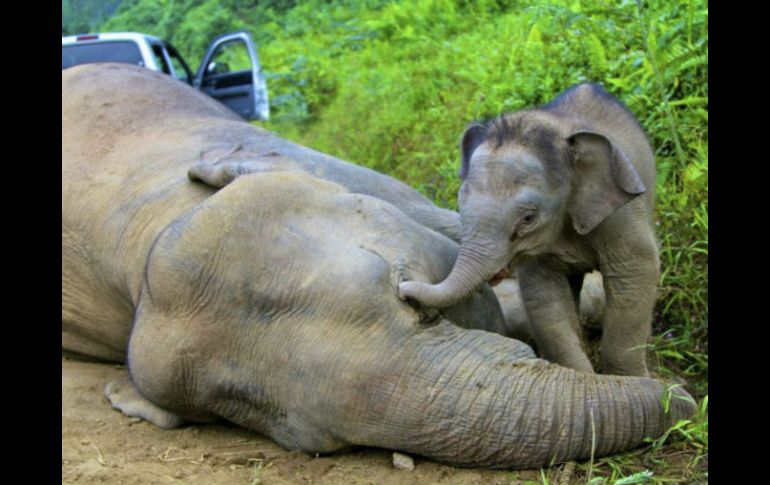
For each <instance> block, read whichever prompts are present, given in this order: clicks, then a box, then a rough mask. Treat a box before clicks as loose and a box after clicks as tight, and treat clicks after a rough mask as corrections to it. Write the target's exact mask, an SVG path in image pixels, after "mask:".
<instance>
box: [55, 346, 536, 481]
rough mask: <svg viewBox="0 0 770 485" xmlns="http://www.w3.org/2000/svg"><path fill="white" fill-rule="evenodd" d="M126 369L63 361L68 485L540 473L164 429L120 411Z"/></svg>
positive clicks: (214, 429)
mask: <svg viewBox="0 0 770 485" xmlns="http://www.w3.org/2000/svg"><path fill="white" fill-rule="evenodd" d="M124 372H125V369H124V368H123V367H122V366H116V365H109V364H96V363H89V362H79V361H74V360H69V359H66V358H62V483H81V484H82V483H109V484H116V485H117V484H123V485H148V484H211V485H235V484H238V485H257V484H266V485H271V484H283V483H299V484H307V483H313V484H316V483H317V484H345V485H347V484H350V485H357V484H360V485H364V484H401V483H404V484H412V483H418V484H423V483H424V484H434V483H438V484H493V485H494V484H500V485H502V484H506V485H508V484H515V483H521V482H524V481H527V480H533V481H539V476H540V472H539V471H520V472H508V471H492V470H475V469H461V468H454V467H451V466H447V465H441V464H438V463H435V462H432V461H430V460H427V459H424V458H421V457H413V458H414V463H415V469H414V470H413V471H408V470H398V469H396V468H394V467H393V465H392V452H389V451H386V450H380V449H358V450H355V451H350V452H345V453H338V454H335V455H331V456H325V457H311V456H307V455H305V454H303V453H300V452H296V451H293V452H291V451H287V450H284V449H283V448H281V447H280V446H278V445H277V444H275V443H274V442H273V441H271V440H270V439H269V438H267V437H265V436H263V435H260V434H257V433H254V432H251V431H248V430H246V429H243V428H238V427H236V426H230V425H228V424H226V423H223V424H221V425H190V426H186V427H183V428H181V429H176V430H162V429H160V428H157V427H155V426H153V425H151V424H149V423H147V422H144V421H140V420H138V419H136V418H129V417H126V416H124V415H123V414H121V413H120V412H118V411H115V410H113V409H112V408H111V407H110V405H109V403H108V402H107V400H106V399H105V398H104V395H103V389H104V385H105V384H106V383H107V382H109V381H110V380H112V379H116V378H118V377H120V376H122V375H123V373H124Z"/></svg>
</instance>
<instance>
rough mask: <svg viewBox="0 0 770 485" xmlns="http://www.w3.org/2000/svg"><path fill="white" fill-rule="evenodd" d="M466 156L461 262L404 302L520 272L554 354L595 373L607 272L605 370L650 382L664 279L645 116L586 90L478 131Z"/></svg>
mask: <svg viewBox="0 0 770 485" xmlns="http://www.w3.org/2000/svg"><path fill="white" fill-rule="evenodd" d="M461 151H462V169H461V174H460V175H461V177H462V178H463V184H462V186H461V188H460V193H459V197H458V205H459V207H460V217H461V220H462V225H463V237H462V242H461V245H460V251H459V255H458V258H457V263H456V264H455V266H454V268H453V270H452V272H451V274H450V275H449V276H447V278H445V279H443V280H427V281H425V280H418V281H407V282H403V283H401V284H400V288H399V289H400V294H401V296H402V297H403V298H408V297H410V298H414V299H416V300H418V301H420V302H422V303H423V304H425V305H428V306H434V307H443V306H447V305H451V304H452V303H454V302H456V301H459V300H461V299H462V298H464V297H465V296H466V295H468V294H470V293H472V292H473V291H474V290H475V289H476V288H478V287H479V285H480V284H482V283H483V282H485V281H488V280H489V281H491V282H496V281H497V280H499V277H500V276H501V275H503V274H506V273H508V272H511V271H515V272H516V273H517V276H518V279H519V283H520V285H521V294H522V300H523V303H524V307H525V308H526V313H527V314H528V316H529V319H530V323H531V330H532V333H533V335H534V337H535V341H536V342H537V344H538V349H539V350H540V352H542V355H543V356H544V357H545V358H547V359H548V360H550V361H552V362H557V363H559V364H562V365H565V366H568V367H571V368H574V369H578V370H581V371H584V372H593V368H592V366H591V363H590V362H589V360H588V357H587V355H586V353H585V352H584V350H583V349H582V348H581V346H580V343H579V340H580V337H579V333H580V327H579V325H578V316H577V305H576V303H577V302H576V297H577V295H578V294H579V291H580V287H581V285H582V280H583V276H584V275H585V274H586V273H588V272H590V271H592V270H595V269H598V270H599V271H600V272H601V274H602V277H603V283H604V289H605V291H606V308H605V310H604V319H603V325H602V327H603V335H602V342H601V352H602V356H601V357H602V372H604V373H606V374H619V375H638V376H646V375H648V371H647V363H646V358H645V344H646V342H647V338H648V337H649V335H650V332H651V316H652V310H653V306H654V304H655V294H656V286H657V282H658V271H659V269H658V268H659V262H658V248H657V243H656V241H655V236H654V231H653V228H652V213H653V199H654V190H655V160H654V157H653V153H652V149H651V148H650V145H649V143H648V141H647V138H646V136H645V134H644V132H643V130H642V128H641V126H640V125H639V123H638V122H637V121H636V119H635V118H634V117H633V115H631V113H630V112H629V111H628V110H627V109H626V108H625V107H624V106H623V105H622V104H621V103H620V102H619V101H618V100H616V99H615V98H613V97H612V96H610V95H609V94H608V93H607V92H606V91H604V90H603V89H602V88H601V87H600V86H598V85H592V84H582V85H579V86H575V87H573V88H571V89H569V90H567V91H566V92H565V93H563V94H562V95H560V96H559V97H558V98H556V99H555V100H554V101H552V102H551V103H549V104H547V105H545V106H544V107H542V108H539V109H531V110H525V111H520V112H516V113H512V114H508V115H504V116H502V117H500V118H498V119H495V120H492V121H490V122H488V123H485V124H478V123H477V124H473V125H471V126H470V127H469V128H468V129H467V130H466V132H465V134H464V136H463V140H462V143H461ZM435 281H439V282H440V283H437V284H430V283H431V282H435Z"/></svg>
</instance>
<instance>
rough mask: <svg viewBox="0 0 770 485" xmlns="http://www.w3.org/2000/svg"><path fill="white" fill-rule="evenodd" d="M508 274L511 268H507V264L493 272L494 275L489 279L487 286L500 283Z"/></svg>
mask: <svg viewBox="0 0 770 485" xmlns="http://www.w3.org/2000/svg"><path fill="white" fill-rule="evenodd" d="M509 274H511V270H510V269H508V266H504V267H503V269H501V270H500V271H498V272H497V273H495V275H494V276H492V278H491V279H490V280H489V286H497V285H498V284H500V282H501V281H503V280H504V279H505V278H506V277H507V276H508V275H509Z"/></svg>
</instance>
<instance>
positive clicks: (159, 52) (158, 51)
mask: <svg viewBox="0 0 770 485" xmlns="http://www.w3.org/2000/svg"><path fill="white" fill-rule="evenodd" d="M152 55H153V57H155V63H157V64H158V67H160V69H161V71H163V73H164V74H168V75H171V69H169V67H168V62H166V56H164V55H163V47H161V46H159V45H158V44H152Z"/></svg>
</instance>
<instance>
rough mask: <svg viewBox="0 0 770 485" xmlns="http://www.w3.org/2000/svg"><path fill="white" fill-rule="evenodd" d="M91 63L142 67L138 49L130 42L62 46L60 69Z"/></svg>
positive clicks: (142, 63)
mask: <svg viewBox="0 0 770 485" xmlns="http://www.w3.org/2000/svg"><path fill="white" fill-rule="evenodd" d="M93 62H123V63H126V64H135V65H138V66H144V61H143V60H142V53H141V52H140V51H139V47H138V46H137V45H136V44H135V43H133V42H130V41H117V42H96V43H90V44H75V45H63V46H62V48H61V68H62V69H67V68H68V67H72V66H76V65H78V64H90V63H93Z"/></svg>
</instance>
